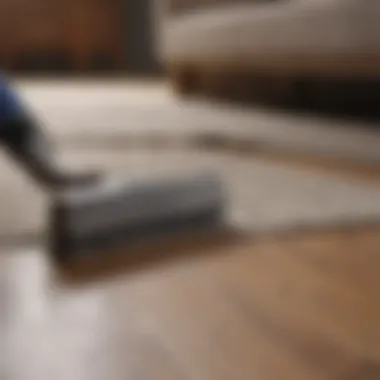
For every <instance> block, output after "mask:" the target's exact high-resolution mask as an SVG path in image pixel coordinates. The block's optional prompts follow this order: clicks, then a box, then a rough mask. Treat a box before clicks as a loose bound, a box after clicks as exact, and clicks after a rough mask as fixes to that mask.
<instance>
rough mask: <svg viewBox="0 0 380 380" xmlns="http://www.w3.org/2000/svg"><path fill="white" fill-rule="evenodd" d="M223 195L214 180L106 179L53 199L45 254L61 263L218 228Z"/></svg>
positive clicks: (204, 177)
mask: <svg viewBox="0 0 380 380" xmlns="http://www.w3.org/2000/svg"><path fill="white" fill-rule="evenodd" d="M223 206H224V192H223V187H222V184H221V182H220V181H219V179H218V178H216V177H215V176H213V175H209V174H200V175H196V176H193V177H190V178H187V179H170V180H161V181H153V180H145V181H141V182H138V183H136V182H135V181H131V180H120V179H119V180H105V181H104V182H101V183H99V184H98V185H97V186H95V187H92V188H86V189H81V190H78V189H77V190H69V191H65V192H63V193H61V194H57V195H56V196H55V197H54V198H53V204H52V207H51V209H50V210H51V213H50V223H49V226H50V231H49V249H50V254H51V255H52V257H53V259H54V260H55V261H56V262H58V263H65V262H68V261H70V260H72V259H74V260H75V259H76V258H79V257H86V256H88V255H92V254H100V253H101V252H110V251H112V250H119V249H123V248H125V247H128V246H129V245H130V244H134V243H136V242H145V241H147V240H149V239H154V238H164V237H169V236H170V235H172V234H176V235H177V234H179V233H184V232H189V231H195V230H202V229H205V228H206V227H211V226H212V227H217V226H219V225H221V224H223V223H222V221H223V209H224V207H223Z"/></svg>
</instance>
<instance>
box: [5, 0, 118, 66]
mask: <svg viewBox="0 0 380 380" xmlns="http://www.w3.org/2000/svg"><path fill="white" fill-rule="evenodd" d="M123 52H124V38H123V1H122V0H8V1H5V0H2V1H1V2H0V59H1V64H2V67H4V68H6V69H18V68H23V67H24V68H25V67H27V66H30V67H29V68H34V69H42V70H44V69H49V66H50V68H51V69H53V70H54V67H56V68H57V69H64V68H65V67H66V68H67V69H71V70H75V71H83V70H84V71H88V70H93V69H101V68H102V67H103V68H107V67H108V69H121V68H122V66H123V59H124V54H123Z"/></svg>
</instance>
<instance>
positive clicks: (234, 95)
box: [208, 80, 380, 129]
mask: <svg viewBox="0 0 380 380" xmlns="http://www.w3.org/2000/svg"><path fill="white" fill-rule="evenodd" d="M265 83H266V82H265V80H263V81H262V83H261V84H260V86H258V87H255V83H254V82H252V84H250V85H249V86H248V89H247V84H245V89H244V91H239V86H236V90H231V91H226V92H224V93H221V94H215V93H214V94H208V96H210V97H211V98H213V99H215V100H217V101H221V102H228V103H233V104H239V105H241V106H246V107H251V106H255V107H257V106H260V107H263V108H270V109H271V110H276V111H280V112H287V113H293V114H294V113H297V114H301V115H302V114H306V115H308V116H318V117H328V118H336V119H339V120H347V121H350V120H355V121H363V122H365V123H366V128H371V129H373V128H375V129H377V128H379V125H380V107H379V104H380V81H375V80H373V81H360V82H359V81H355V82H354V81H337V80H335V81H334V80H331V81H321V80H320V81H316V80H314V81H313V80H300V81H297V82H295V83H293V84H291V85H290V86H289V87H288V88H286V89H285V90H281V89H278V88H276V83H274V84H273V83H271V82H268V86H266V84H265ZM278 86H279V87H280V86H281V84H279V85H278Z"/></svg>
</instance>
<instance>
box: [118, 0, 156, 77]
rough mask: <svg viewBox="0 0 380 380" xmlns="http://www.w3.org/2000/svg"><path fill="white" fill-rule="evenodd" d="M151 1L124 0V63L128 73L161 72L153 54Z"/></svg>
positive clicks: (153, 34) (153, 31) (147, 73)
mask: <svg viewBox="0 0 380 380" xmlns="http://www.w3.org/2000/svg"><path fill="white" fill-rule="evenodd" d="M153 1H154V0H125V15H126V16H125V47H126V51H125V65H126V70H127V72H128V73H130V74H135V75H155V74H160V73H161V67H160V65H159V63H158V62H157V59H156V54H155V26H154V25H155V23H154V18H153V17H154V16H153V14H154V12H153V11H152V7H153V4H152V2H153Z"/></svg>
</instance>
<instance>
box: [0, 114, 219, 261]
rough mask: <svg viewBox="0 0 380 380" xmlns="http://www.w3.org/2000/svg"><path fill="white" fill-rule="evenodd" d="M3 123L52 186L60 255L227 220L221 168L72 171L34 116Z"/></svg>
mask: <svg viewBox="0 0 380 380" xmlns="http://www.w3.org/2000/svg"><path fill="white" fill-rule="evenodd" d="M0 130H1V133H2V136H1V141H2V142H3V145H4V147H5V149H6V151H7V152H8V153H9V155H10V156H11V157H12V158H13V159H14V160H16V162H18V163H19V164H20V165H21V166H22V167H23V169H24V170H25V171H26V172H27V173H29V175H30V176H31V177H32V178H33V179H34V180H35V181H36V182H37V183H38V184H39V185H40V186H42V187H43V188H44V189H45V190H48V191H49V195H50V197H51V208H50V210H49V224H48V229H49V230H48V231H47V234H48V241H49V244H48V249H49V253H50V254H51V256H52V257H53V258H54V259H55V260H56V261H57V262H59V263H65V262H67V261H69V260H75V259H76V258H77V257H83V256H86V255H92V254H101V253H107V252H110V251H111V250H113V249H116V248H117V249H120V248H124V247H127V246H128V245H129V244H130V243H134V242H136V241H137V240H139V241H141V240H142V241H145V240H147V239H150V238H157V237H168V236H169V235H171V234H173V233H174V234H177V233H179V232H184V231H187V230H193V229H199V228H200V229H202V228H206V227H208V226H210V225H215V224H219V223H220V220H221V215H222V210H223V204H224V196H223V190H222V184H221V183H220V182H219V180H218V178H216V177H215V176H214V175H208V174H199V175H194V176H193V177H191V178H184V179H183V178H182V179H180V178H177V179H170V180H169V179H167V180H164V179H162V180H158V181H153V180H149V179H147V180H145V181H140V182H134V181H131V180H129V179H125V180H124V179H119V180H111V179H108V178H106V177H105V176H103V175H99V174H98V173H93V172H84V173H72V172H67V171H64V170H63V169H61V168H59V166H58V165H57V164H56V163H55V162H56V160H55V157H54V152H53V151H54V149H53V147H52V143H51V142H50V141H49V139H48V138H47V137H46V135H45V134H44V133H43V131H42V130H41V129H40V128H39V127H38V126H37V125H35V124H34V123H32V122H31V121H30V120H29V119H28V118H20V119H17V120H13V121H12V122H7V123H3V125H2V128H0Z"/></svg>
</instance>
